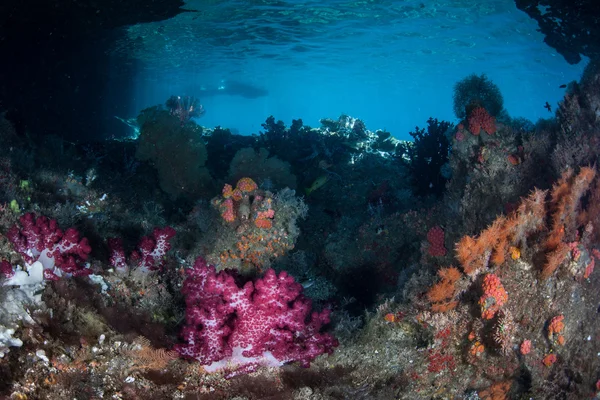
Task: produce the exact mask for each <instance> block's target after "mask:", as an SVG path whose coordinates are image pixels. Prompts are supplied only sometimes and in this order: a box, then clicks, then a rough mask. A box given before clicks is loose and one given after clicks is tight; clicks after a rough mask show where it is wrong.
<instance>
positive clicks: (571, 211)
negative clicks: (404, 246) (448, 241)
mask: <svg viewBox="0 0 600 400" xmlns="http://www.w3.org/2000/svg"><path fill="white" fill-rule="evenodd" d="M596 175H597V174H596V170H595V169H593V168H590V167H584V168H581V170H580V171H579V173H578V174H575V173H574V172H573V170H571V169H569V170H567V171H566V172H565V173H563V175H562V177H561V178H560V179H559V180H558V182H557V183H556V184H555V185H554V186H553V187H552V190H551V194H550V201H549V205H548V207H546V204H545V200H546V195H547V192H546V191H542V190H538V189H536V190H534V191H533V192H532V193H531V195H529V196H528V197H527V198H525V199H524V200H523V201H521V204H520V205H519V207H518V208H517V209H516V210H515V211H513V212H512V213H510V214H509V215H508V216H506V217H505V216H500V217H498V218H497V219H496V220H495V221H494V222H493V223H492V225H490V226H489V227H488V228H487V229H485V230H483V231H482V232H481V233H480V235H479V236H478V237H472V236H464V237H463V238H462V239H460V241H459V242H458V243H457V245H456V257H457V259H458V261H459V262H460V264H461V266H462V268H463V270H464V272H465V273H466V274H467V275H469V276H475V275H477V274H478V273H479V272H480V271H481V270H482V269H484V268H486V267H489V266H490V263H491V264H493V265H495V266H500V265H501V264H503V263H504V262H505V260H506V256H507V255H508V254H510V257H511V258H512V259H513V260H516V259H519V258H520V257H521V252H522V251H523V250H524V249H523V248H518V247H516V246H515V245H517V244H519V245H523V244H525V243H526V239H527V238H528V237H529V236H531V234H533V233H534V232H538V231H540V230H542V229H544V228H545V227H546V224H545V220H546V218H548V217H549V219H550V227H549V230H548V233H547V235H545V236H544V238H543V239H542V242H543V249H542V250H543V251H544V254H545V260H546V261H545V263H544V265H543V267H542V271H541V276H542V278H543V279H546V278H549V277H550V276H552V274H553V273H554V271H556V269H557V268H558V266H559V265H560V264H561V263H562V262H563V261H564V260H565V258H566V257H567V256H568V254H569V253H570V247H569V243H572V242H573V241H576V240H578V238H579V237H580V236H581V232H582V231H583V230H584V228H586V229H587V230H589V231H590V232H598V231H599V230H600V217H598V216H597V215H596V214H595V213H600V205H598V204H596V203H594V202H593V201H587V202H585V204H586V207H585V208H584V207H583V204H584V202H583V201H582V199H583V198H584V197H586V195H587V194H588V192H590V188H592V187H593V190H592V194H591V196H590V198H592V199H595V198H596V197H597V198H598V200H600V182H598V179H596Z"/></svg>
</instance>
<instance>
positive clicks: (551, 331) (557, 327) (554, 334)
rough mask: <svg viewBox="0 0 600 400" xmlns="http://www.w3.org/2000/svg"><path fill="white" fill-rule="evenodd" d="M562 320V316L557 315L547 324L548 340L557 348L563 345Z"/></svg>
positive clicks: (563, 325) (563, 324) (563, 317)
mask: <svg viewBox="0 0 600 400" xmlns="http://www.w3.org/2000/svg"><path fill="white" fill-rule="evenodd" d="M564 319H565V316H564V315H557V316H556V317H553V318H552V319H551V320H550V322H549V323H548V339H549V340H551V341H554V342H555V343H556V344H558V345H559V346H563V345H564V344H565V337H564V336H563V335H562V334H561V332H562V331H563V329H564V328H565V323H564Z"/></svg>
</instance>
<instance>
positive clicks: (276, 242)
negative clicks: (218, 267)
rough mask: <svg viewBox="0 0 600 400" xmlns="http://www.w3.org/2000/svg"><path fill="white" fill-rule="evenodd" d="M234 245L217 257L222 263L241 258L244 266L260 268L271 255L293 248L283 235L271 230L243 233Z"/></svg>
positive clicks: (278, 254) (277, 255)
mask: <svg viewBox="0 0 600 400" xmlns="http://www.w3.org/2000/svg"><path fill="white" fill-rule="evenodd" d="M235 247H236V248H235V249H229V250H226V251H224V252H222V253H221V254H220V256H219V258H220V261H221V263H222V264H223V265H225V264H227V262H228V261H229V260H230V259H233V260H241V261H242V264H243V265H245V266H248V267H256V268H258V269H261V268H262V266H263V265H265V264H266V263H268V262H269V260H271V259H272V258H273V257H279V256H282V255H284V254H286V252H287V251H289V250H291V249H293V248H294V244H293V243H292V242H291V241H289V240H286V239H285V235H283V234H278V232H273V234H265V235H263V234H249V235H243V236H242V237H241V238H240V240H239V241H238V242H237V243H236V245H235Z"/></svg>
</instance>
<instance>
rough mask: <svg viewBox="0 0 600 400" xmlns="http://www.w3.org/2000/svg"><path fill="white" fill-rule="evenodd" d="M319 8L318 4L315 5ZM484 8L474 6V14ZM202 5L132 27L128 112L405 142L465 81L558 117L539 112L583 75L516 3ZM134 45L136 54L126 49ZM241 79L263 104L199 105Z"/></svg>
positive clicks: (441, 114)
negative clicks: (354, 123) (363, 129)
mask: <svg viewBox="0 0 600 400" xmlns="http://www.w3.org/2000/svg"><path fill="white" fill-rule="evenodd" d="M320 3H321V4H322V2H320ZM474 3H479V4H474ZM325 4H327V6H322V5H319V3H318V2H300V1H285V2H275V1H272V2H268V1H262V2H261V1H217V0H215V1H213V2H210V1H204V0H202V1H200V0H191V1H188V2H187V4H186V8H188V9H193V10H198V12H194V13H185V14H182V15H179V16H178V17H176V18H174V19H172V20H169V21H164V22H161V23H152V24H145V25H137V26H133V27H130V28H129V32H128V36H129V38H130V43H126V42H123V43H121V44H120V46H121V47H120V48H119V49H117V50H116V51H120V52H125V51H128V52H130V53H131V54H133V55H134V56H135V57H136V58H137V59H139V60H141V61H142V62H141V63H140V70H139V73H138V75H137V79H136V80H135V82H134V85H135V88H136V89H135V93H136V96H135V98H133V99H131V101H132V109H133V110H140V109H142V108H144V107H147V106H150V105H154V104H158V103H164V101H165V100H166V99H167V98H168V97H169V96H170V95H172V94H176V95H193V96H197V97H200V100H201V103H202V104H203V105H204V107H205V109H206V115H205V116H204V117H202V119H201V120H200V121H199V123H200V124H202V125H204V126H211V127H212V126H216V125H221V126H223V127H228V128H233V129H237V130H239V132H240V133H242V134H251V133H257V132H259V131H260V129H261V128H260V124H261V123H263V122H264V120H265V119H266V118H267V117H268V116H269V115H274V116H275V118H276V119H281V120H283V121H284V122H285V123H286V124H287V125H289V124H290V123H291V120H292V119H296V118H302V120H303V121H304V123H305V124H307V125H310V126H319V122H318V121H319V119H320V118H325V117H327V118H334V119H335V118H337V117H338V116H339V115H340V114H342V113H346V114H349V115H352V116H354V117H357V118H361V119H363V120H364V121H365V123H366V124H367V127H368V128H369V129H371V130H376V129H387V130H389V131H391V132H392V134H393V135H394V136H396V137H398V138H400V139H409V136H408V132H409V131H410V130H411V129H413V128H414V127H415V126H416V125H419V126H424V125H425V122H426V120H427V118H428V117H430V116H433V117H436V118H438V119H444V120H449V121H452V122H456V118H455V117H454V114H453V112H452V90H453V85H454V84H455V82H456V81H458V80H460V79H462V78H464V77H465V76H466V75H468V74H470V73H477V74H481V73H485V74H487V75H488V77H489V78H491V79H492V80H493V81H494V82H495V83H496V84H497V85H498V86H499V87H500V89H501V91H502V93H503V95H504V100H505V107H506V109H507V110H508V112H509V114H510V115H511V116H522V117H526V118H528V119H531V120H533V121H535V120H537V119H538V118H540V117H544V118H548V117H550V116H552V114H550V113H549V112H548V111H547V110H546V109H544V107H543V106H544V104H545V102H546V101H548V102H550V104H552V105H553V108H554V106H555V105H556V103H557V102H558V101H559V100H560V99H561V98H562V96H563V94H564V89H560V88H559V86H560V85H561V84H565V83H568V82H569V81H571V80H576V79H578V78H579V77H580V75H581V72H582V70H583V67H584V65H583V63H581V64H580V65H576V66H571V65H569V64H567V63H566V62H565V61H564V60H563V58H562V57H561V56H560V55H558V54H557V53H555V52H554V51H553V49H552V48H550V47H548V46H546V45H545V44H544V43H543V36H542V35H541V34H540V33H538V32H537V31H536V28H537V25H536V23H535V22H534V21H533V20H530V19H529V17H528V16H527V15H526V14H525V13H522V12H521V11H519V10H517V9H516V7H515V5H514V2H513V1H512V0H492V1H489V0H488V1H485V2H483V1H481V2H473V1H472V0H446V1H435V2H432V1H410V0H408V1H370V0H365V1H359V2H348V1H329V2H326V3H325ZM132 43H133V44H134V45H135V47H134V50H131V49H129V48H127V46H130V45H131V44H132ZM222 80H225V85H227V80H236V81H241V82H244V83H248V84H251V85H255V86H257V87H260V88H263V89H266V90H268V92H269V94H268V96H266V97H260V98H256V99H246V98H243V97H240V96H215V97H208V96H203V94H202V92H200V91H199V88H200V86H206V87H209V88H210V87H216V86H218V85H219V84H220V82H221V81H222Z"/></svg>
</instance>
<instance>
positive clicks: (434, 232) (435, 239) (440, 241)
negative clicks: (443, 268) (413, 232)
mask: <svg viewBox="0 0 600 400" xmlns="http://www.w3.org/2000/svg"><path fill="white" fill-rule="evenodd" d="M427 241H428V242H429V249H428V252H429V255H430V256H432V257H444V256H445V255H446V247H444V230H443V229H442V228H441V227H440V226H434V227H432V228H431V229H430V230H429V232H427Z"/></svg>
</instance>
